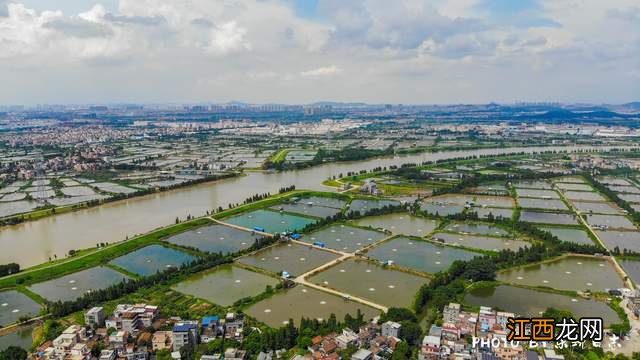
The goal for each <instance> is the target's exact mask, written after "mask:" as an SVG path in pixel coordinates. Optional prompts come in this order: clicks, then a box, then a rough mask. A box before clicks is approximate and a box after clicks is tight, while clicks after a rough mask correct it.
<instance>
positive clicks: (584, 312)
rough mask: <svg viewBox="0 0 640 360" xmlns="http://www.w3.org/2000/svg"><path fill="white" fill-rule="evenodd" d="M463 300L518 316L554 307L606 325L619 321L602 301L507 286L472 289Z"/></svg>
mask: <svg viewBox="0 0 640 360" xmlns="http://www.w3.org/2000/svg"><path fill="white" fill-rule="evenodd" d="M464 300H465V302H466V303H468V304H470V305H476V306H489V307H492V308H496V309H501V310H504V311H509V312H513V313H515V314H516V315H517V316H521V317H539V316H540V315H542V313H543V312H544V311H545V310H546V309H547V308H550V307H553V308H555V309H560V310H568V311H571V313H572V314H573V316H575V317H576V318H581V317H593V316H595V315H597V316H599V317H602V319H603V320H604V323H605V325H609V324H614V323H618V322H620V319H619V318H618V315H617V314H616V312H615V311H613V310H612V309H611V308H610V307H609V306H607V304H605V303H603V302H600V301H595V300H587V299H583V298H580V297H575V298H574V297H569V296H564V295H559V294H554V293H547V292H542V291H536V290H532V289H524V288H520V287H516V286H509V285H499V286H496V287H483V288H477V289H473V290H471V291H470V292H469V293H468V294H467V295H466V296H465V298H464Z"/></svg>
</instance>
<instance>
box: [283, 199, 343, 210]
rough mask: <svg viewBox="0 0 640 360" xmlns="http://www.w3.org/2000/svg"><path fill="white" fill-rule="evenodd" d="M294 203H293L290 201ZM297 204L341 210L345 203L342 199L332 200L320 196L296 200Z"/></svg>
mask: <svg viewBox="0 0 640 360" xmlns="http://www.w3.org/2000/svg"><path fill="white" fill-rule="evenodd" d="M292 203H295V201H292ZM297 203H300V204H305V205H311V206H315V205H317V206H325V207H331V208H336V209H342V208H343V207H344V206H345V205H346V204H347V202H346V201H345V200H342V199H337V198H332V197H322V196H310V197H305V198H299V199H297Z"/></svg>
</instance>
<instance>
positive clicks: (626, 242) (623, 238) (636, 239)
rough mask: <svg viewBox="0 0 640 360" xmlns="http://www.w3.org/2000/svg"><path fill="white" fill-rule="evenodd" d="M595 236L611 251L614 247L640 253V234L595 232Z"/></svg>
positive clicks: (634, 232) (631, 232)
mask: <svg viewBox="0 0 640 360" xmlns="http://www.w3.org/2000/svg"><path fill="white" fill-rule="evenodd" d="M596 234H597V235H598V237H599V238H600V240H602V242H604V244H605V245H606V246H607V248H608V249H610V250H613V249H614V248H615V247H616V246H617V247H618V248H620V251H622V250H623V249H628V250H631V251H634V252H640V232H637V231H612V230H608V231H596Z"/></svg>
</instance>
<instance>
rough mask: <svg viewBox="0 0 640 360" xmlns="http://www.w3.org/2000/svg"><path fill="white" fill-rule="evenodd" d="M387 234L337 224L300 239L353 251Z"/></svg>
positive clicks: (336, 248)
mask: <svg viewBox="0 0 640 360" xmlns="http://www.w3.org/2000/svg"><path fill="white" fill-rule="evenodd" d="M387 236H388V235H387V234H385V233H383V232H379V231H374V230H368V229H362V228H358V227H354V226H349V225H345V224H337V225H331V226H329V227H326V228H322V229H320V230H316V231H314V232H312V233H310V234H307V235H305V236H303V237H302V241H304V242H306V243H309V244H313V243H323V244H324V245H325V246H326V247H328V248H331V249H335V250H340V251H344V252H355V251H356V250H359V249H361V248H363V247H365V246H367V245H370V244H372V243H374V242H376V241H379V240H382V239H384V238H385V237H387Z"/></svg>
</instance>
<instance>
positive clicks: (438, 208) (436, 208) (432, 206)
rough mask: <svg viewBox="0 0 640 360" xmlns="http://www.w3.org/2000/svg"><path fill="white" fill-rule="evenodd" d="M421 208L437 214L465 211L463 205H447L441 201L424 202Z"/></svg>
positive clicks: (444, 214) (446, 214)
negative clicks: (440, 202)
mask: <svg viewBox="0 0 640 360" xmlns="http://www.w3.org/2000/svg"><path fill="white" fill-rule="evenodd" d="M420 210H421V211H424V212H426V213H427V214H431V215H437V216H448V215H453V214H459V213H461V212H463V211H464V206H463V205H447V204H439V203H424V204H421V205H420Z"/></svg>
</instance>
